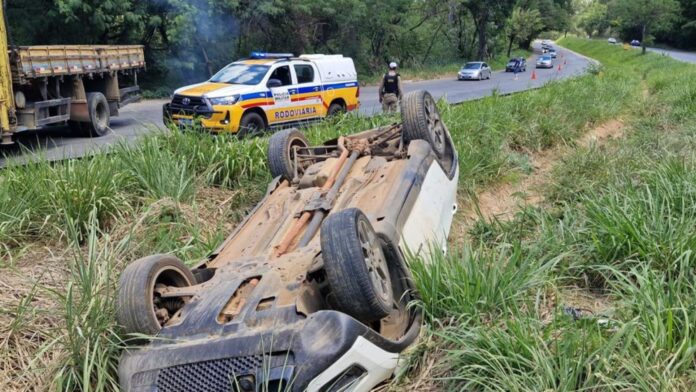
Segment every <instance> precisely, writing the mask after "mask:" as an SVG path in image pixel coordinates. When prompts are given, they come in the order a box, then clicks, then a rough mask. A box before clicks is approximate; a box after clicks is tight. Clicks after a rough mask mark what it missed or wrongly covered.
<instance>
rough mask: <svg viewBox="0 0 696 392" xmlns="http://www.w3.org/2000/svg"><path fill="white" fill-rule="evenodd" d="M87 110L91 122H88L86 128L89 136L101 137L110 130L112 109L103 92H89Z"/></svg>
mask: <svg viewBox="0 0 696 392" xmlns="http://www.w3.org/2000/svg"><path fill="white" fill-rule="evenodd" d="M87 111H88V112H89V123H86V124H85V125H86V130H87V133H88V134H89V136H92V137H99V136H104V135H106V133H107V132H109V121H110V109H109V102H108V101H107V100H106V97H105V96H104V94H102V93H88V94H87Z"/></svg>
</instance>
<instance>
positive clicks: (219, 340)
mask: <svg viewBox="0 0 696 392" xmlns="http://www.w3.org/2000/svg"><path fill="white" fill-rule="evenodd" d="M402 120H403V123H401V124H394V125H390V126H386V127H381V128H377V129H373V130H369V131H365V132H361V133H358V134H354V135H350V136H345V137H340V138H338V139H336V140H331V141H329V142H327V143H325V144H324V145H322V146H317V147H309V146H308V145H307V142H306V139H304V136H303V135H302V134H300V133H299V132H298V131H296V130H286V131H282V132H280V133H278V134H275V135H274V136H273V137H272V138H271V141H270V147H269V166H270V168H271V172H272V173H273V174H274V175H275V179H274V180H273V182H272V183H271V184H270V185H269V187H268V191H267V193H266V196H265V197H264V199H263V200H262V201H261V202H260V203H259V204H258V205H257V206H256V207H255V208H254V209H253V210H252V211H251V212H250V214H249V215H248V216H247V217H246V218H245V220H244V221H243V222H242V223H241V224H240V225H239V226H238V227H237V229H236V230H235V231H234V232H233V233H232V234H231V235H230V236H229V237H228V238H227V240H225V242H224V243H223V244H222V245H221V246H220V247H219V248H218V249H217V251H215V252H214V253H213V254H212V255H210V257H209V258H208V259H207V260H206V261H205V262H204V263H202V264H201V265H199V266H198V267H196V268H194V269H193V270H192V271H189V270H188V269H185V267H183V264H181V263H180V262H179V261H178V260H177V259H175V258H174V257H172V256H162V255H159V256H151V257H149V258H145V259H141V260H138V261H136V262H134V263H132V264H131V265H130V266H129V267H128V268H127V269H126V271H124V273H123V275H122V277H121V287H120V293H119V305H118V314H119V321H120V323H121V324H122V325H123V327H124V329H125V330H126V331H127V332H140V333H148V334H157V338H156V339H153V340H151V341H149V343H148V344H147V345H145V346H141V347H138V348H133V349H129V350H127V351H126V352H125V353H124V354H123V356H122V358H121V361H120V366H119V377H120V381H121V386H122V388H123V389H124V390H126V391H161V392H171V391H230V390H232V391H276V390H283V391H284V390H292V391H304V390H310V391H339V390H353V391H364V390H369V389H370V388H372V387H374V386H375V385H377V384H378V383H380V382H382V381H384V380H385V379H387V378H389V377H390V376H391V375H392V374H393V372H394V370H395V368H396V367H397V364H398V361H399V355H400V353H401V352H402V351H403V350H404V349H405V348H406V347H408V346H409V345H410V344H411V343H413V342H414V340H415V339H416V338H417V336H418V332H419V329H420V315H419V313H418V311H417V307H413V306H407V305H408V303H409V302H410V301H411V300H413V299H414V298H415V297H416V295H417V294H416V292H415V289H414V287H413V283H412V281H411V279H410V274H409V272H408V269H407V266H406V257H407V255H409V254H410V255H413V254H421V255H423V256H424V257H427V252H428V251H429V250H432V248H433V247H441V248H443V249H444V247H445V246H446V239H447V235H448V233H449V229H450V225H451V222H452V217H453V214H454V212H455V211H456V204H455V203H456V189H457V177H458V163H457V155H456V151H455V149H454V146H453V144H452V140H451V138H450V136H449V133H448V131H447V128H446V127H445V125H444V124H443V123H442V122H441V121H440V119H439V114H438V113H437V108H436V106H435V102H434V101H433V99H432V97H431V96H430V95H429V94H427V93H425V92H415V93H411V94H409V95H407V96H406V97H405V98H404V100H403V102H402Z"/></svg>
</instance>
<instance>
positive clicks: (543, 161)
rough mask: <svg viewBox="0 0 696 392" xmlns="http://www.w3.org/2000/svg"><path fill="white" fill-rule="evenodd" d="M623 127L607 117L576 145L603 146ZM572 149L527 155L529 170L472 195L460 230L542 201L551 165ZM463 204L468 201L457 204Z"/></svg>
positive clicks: (621, 122)
mask: <svg viewBox="0 0 696 392" xmlns="http://www.w3.org/2000/svg"><path fill="white" fill-rule="evenodd" d="M624 129H625V125H624V122H623V121H622V120H610V121H608V122H606V123H604V124H602V125H600V126H597V127H595V128H592V129H591V130H589V131H588V132H587V133H585V134H584V135H583V136H582V137H580V138H579V139H578V145H580V146H583V147H589V146H591V145H602V144H604V143H606V142H608V141H609V140H612V139H617V138H620V137H622V136H623V133H624ZM571 151H572V150H571V149H570V148H569V147H567V146H560V147H556V148H552V149H549V150H545V151H540V152H534V153H530V154H528V156H529V160H530V165H531V167H532V173H531V174H529V175H526V176H524V177H522V178H520V179H519V180H517V181H514V182H508V183H503V184H498V185H494V186H492V187H491V188H490V189H487V190H485V191H483V192H480V193H478V194H477V195H475V196H474V197H472V198H471V199H473V202H472V201H469V202H468V204H470V206H469V208H467V209H465V210H464V211H463V213H462V217H463V219H464V221H465V222H464V223H465V225H464V227H462V228H461V230H462V231H464V230H466V226H469V224H470V223H471V222H473V221H476V220H478V219H479V217H483V218H484V219H485V220H487V221H491V220H493V219H497V220H510V219H512V218H513V217H514V215H515V213H516V212H518V211H519V210H520V209H521V208H524V207H526V206H534V205H538V204H540V203H542V202H543V201H544V197H543V194H542V188H543V186H544V185H546V184H547V183H549V181H550V180H551V171H552V169H553V167H554V166H555V165H556V164H557V163H558V162H559V161H560V160H561V159H562V158H563V157H564V156H566V155H567V154H569V153H570V152H571ZM465 204H467V203H466V202H465V203H464V204H460V205H465ZM467 223H469V224H467Z"/></svg>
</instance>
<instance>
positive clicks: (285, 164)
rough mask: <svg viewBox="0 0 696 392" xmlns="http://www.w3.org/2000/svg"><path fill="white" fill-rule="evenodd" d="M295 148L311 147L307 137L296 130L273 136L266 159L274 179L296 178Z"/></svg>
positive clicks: (285, 130)
mask: <svg viewBox="0 0 696 392" xmlns="http://www.w3.org/2000/svg"><path fill="white" fill-rule="evenodd" d="M294 147H309V141H307V137H306V136H305V135H304V134H303V133H302V132H300V131H299V130H297V129H296V128H290V129H284V130H282V131H280V132H277V133H275V134H273V136H271V139H270V140H269V141H268V153H267V155H266V158H267V160H268V169H269V170H270V172H271V176H272V177H273V178H276V177H278V176H281V177H282V178H283V179H285V180H288V181H292V180H293V179H294V178H295V160H294V157H295V152H294ZM298 174H301V171H299V172H298Z"/></svg>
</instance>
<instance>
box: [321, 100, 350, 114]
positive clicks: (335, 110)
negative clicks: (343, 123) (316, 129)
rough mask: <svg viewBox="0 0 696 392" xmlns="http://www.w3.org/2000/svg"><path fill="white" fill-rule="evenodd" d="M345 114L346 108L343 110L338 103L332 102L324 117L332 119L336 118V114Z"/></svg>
mask: <svg viewBox="0 0 696 392" xmlns="http://www.w3.org/2000/svg"><path fill="white" fill-rule="evenodd" d="M345 112H346V108H344V107H343V105H341V104H340V103H338V102H334V103H332V104H331V105H329V110H328V111H327V112H326V115H327V116H329V117H333V116H336V115H338V114H342V113H345Z"/></svg>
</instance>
